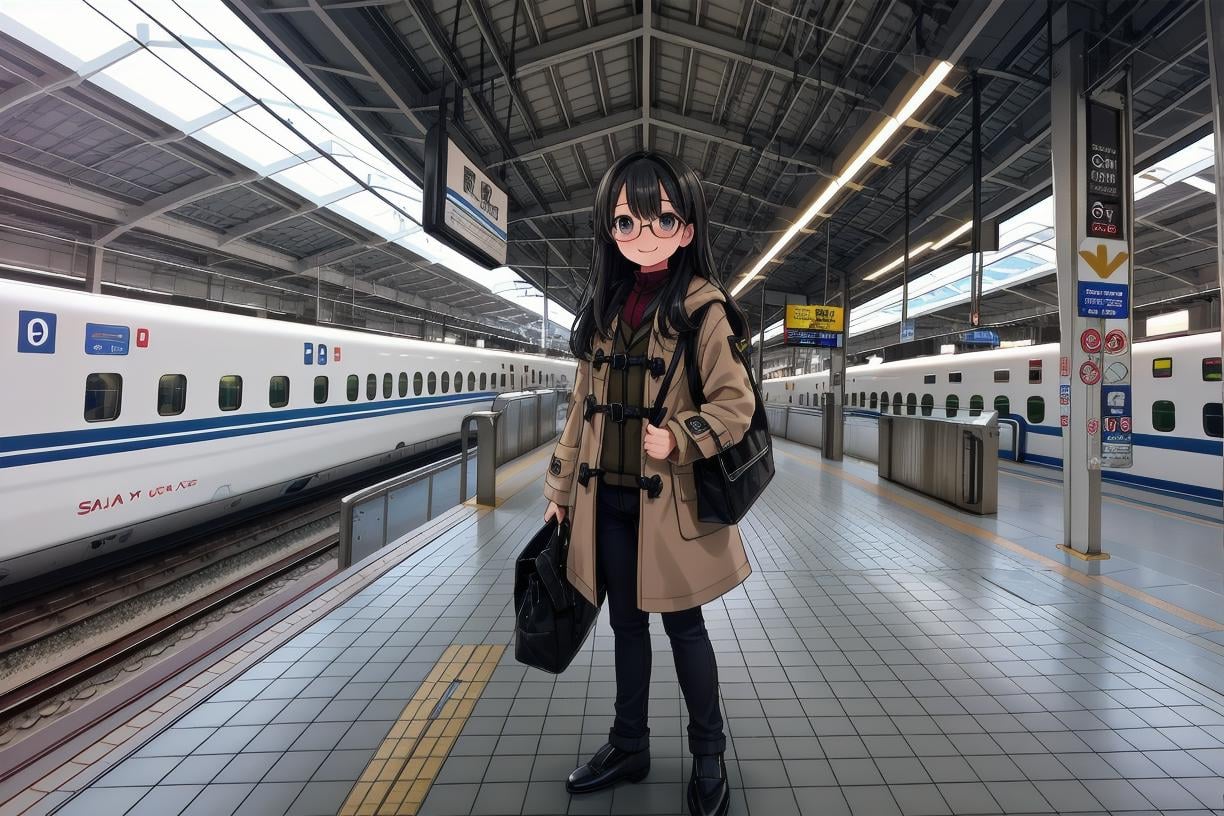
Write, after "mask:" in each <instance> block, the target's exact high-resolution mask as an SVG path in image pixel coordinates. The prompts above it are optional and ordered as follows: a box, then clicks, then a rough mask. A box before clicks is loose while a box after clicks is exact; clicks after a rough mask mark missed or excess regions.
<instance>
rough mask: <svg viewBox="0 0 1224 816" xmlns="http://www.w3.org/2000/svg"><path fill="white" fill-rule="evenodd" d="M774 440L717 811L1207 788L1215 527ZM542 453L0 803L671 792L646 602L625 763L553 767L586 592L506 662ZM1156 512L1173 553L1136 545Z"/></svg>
mask: <svg viewBox="0 0 1224 816" xmlns="http://www.w3.org/2000/svg"><path fill="white" fill-rule="evenodd" d="M776 445H777V447H776V455H775V460H776V465H777V477H776V478H775V480H774V482H773V484H772V485H771V486H770V488H769V490H768V491H767V493H766V495H765V496H764V497H763V498H762V500H761V501H760V502H759V503H758V505H757V506H756V507H755V508H754V509H753V511H752V513H750V515H749V516H748V518H747V519H746V520H745V523H744V524H743V525H742V529H743V531H744V535H745V540H746V542H747V544H748V548H749V552H750V556H751V558H752V564H753V568H754V572H753V574H752V576H751V577H750V578H749V579H748V581H747V582H746V583H745V584H744V585H742V586H741V587H739V588H737V589H736V590H735V591H733V592H731V593H729V594H728V595H726V596H724V597H723V598H722V599H720V600H718V601H716V602H714V603H711V604H707V605H706V607H705V616H706V621H707V626H708V628H709V630H710V633H711V637H712V639H713V642H714V647H715V650H716V651H717V653H718V662H719V675H720V682H721V693H722V698H723V709H724V715H725V717H726V721H727V731H728V735H729V736H730V740H729V748H728V753H727V766H728V771H729V773H730V777H731V784H732V788H733V801H732V808H731V813H732V814H756V815H757V816H762V815H763V816H789V815H790V814H801V813H802V814H830V815H833V814H843V813H853V814H864V815H865V816H888V814H905V816H921V815H923V814H952V813H955V814H998V813H1007V814H1025V813H1158V812H1168V813H1174V812H1175V813H1183V814H1184V813H1199V814H1207V813H1211V812H1212V808H1215V809H1216V812H1217V813H1218V812H1219V811H1220V809H1224V696H1222V695H1221V693H1220V692H1221V690H1222V689H1221V686H1222V685H1224V681H1222V679H1221V678H1224V637H1222V635H1224V620H1222V618H1224V606H1221V605H1220V604H1219V602H1218V600H1216V601H1214V602H1213V600H1212V599H1213V598H1216V599H1218V598H1219V597H1220V596H1218V595H1216V594H1215V593H1216V592H1218V591H1219V589H1220V587H1219V586H1218V584H1217V583H1215V582H1217V581H1218V576H1216V577H1213V576H1211V575H1209V574H1202V575H1200V574H1198V573H1194V574H1190V575H1183V574H1182V570H1183V564H1192V563H1195V559H1196V558H1199V556H1198V555H1196V554H1195V552H1194V550H1193V546H1194V545H1193V543H1192V541H1191V540H1190V537H1192V536H1195V535H1201V536H1202V537H1203V539H1204V540H1206V541H1208V543H1211V542H1212V541H1214V544H1215V546H1217V547H1218V546H1219V542H1220V541H1221V529H1220V527H1219V526H1218V525H1217V526H1216V527H1215V528H1214V529H1213V528H1211V527H1209V526H1205V525H1202V524H1201V523H1200V522H1199V521H1196V520H1194V519H1191V518H1180V519H1179V518H1178V517H1177V516H1178V514H1177V513H1172V512H1170V513H1169V514H1168V515H1167V516H1163V517H1161V518H1159V519H1158V520H1156V521H1153V522H1152V523H1151V525H1150V526H1148V527H1143V526H1141V525H1142V524H1143V523H1144V522H1143V521H1142V520H1143V519H1146V518H1147V516H1145V515H1144V513H1143V512H1140V511H1137V510H1134V509H1132V508H1128V507H1127V506H1125V505H1122V504H1119V505H1117V506H1116V507H1115V508H1111V512H1116V513H1117V514H1118V519H1115V522H1117V523H1120V524H1121V526H1116V525H1115V526H1113V527H1110V526H1107V528H1106V539H1107V546H1106V549H1107V550H1108V549H1109V548H1110V547H1111V546H1114V545H1113V544H1112V543H1110V542H1113V541H1117V540H1118V539H1117V538H1115V536H1117V535H1118V532H1117V531H1118V530H1123V531H1127V530H1129V531H1130V534H1128V535H1127V536H1125V538H1126V541H1125V542H1124V546H1123V543H1121V542H1120V543H1119V544H1118V545H1117V552H1116V553H1112V555H1113V557H1112V558H1111V559H1110V560H1109V561H1105V562H1097V563H1091V564H1085V563H1082V562H1079V561H1076V560H1075V559H1071V558H1069V557H1067V556H1065V555H1063V554H1062V553H1060V552H1059V551H1058V550H1056V549H1055V548H1054V542H1055V541H1057V540H1058V539H1059V536H1058V531H1057V524H1058V523H1059V520H1060V519H1061V509H1060V506H1059V505H1058V502H1059V494H1058V491H1057V488H1056V486H1054V487H1051V486H1050V484H1049V483H1048V482H1046V481H1044V480H1043V479H1042V478H1041V476H1044V475H1048V472H1046V473H1044V474H1028V473H1024V474H1021V475H1012V474H1004V475H1002V476H1001V480H1000V512H999V515H998V518H997V519H978V518H974V517H971V516H968V515H965V514H962V513H960V512H959V511H957V510H955V509H952V508H950V507H948V506H946V505H943V504H939V503H937V502H934V501H929V500H927V499H925V498H922V497H919V496H916V495H915V494H912V493H910V492H908V491H906V490H904V489H901V488H898V487H896V486H894V485H890V484H881V483H879V482H878V481H877V479H876V477H875V474H874V468H873V466H871V465H866V464H862V463H857V462H853V461H849V460H848V461H847V462H845V463H825V462H823V461H822V460H821V459H820V454H819V452H818V451H815V450H811V449H808V448H804V447H801V446H798V445H795V444H793V443H789V442H785V441H779V442H777V443H776ZM546 456H547V451H544V450H542V451H537V452H536V453H534V454H531V455H530V456H528V457H526V458H525V459H523V460H521V461H520V462H519V463H515V465H513V466H511V468H513V472H510V468H508V469H507V475H506V476H505V477H504V478H503V479H502V487H503V490H504V491H505V492H504V493H503V497H504V499H505V501H504V503H503V504H501V505H500V506H499V507H497V508H496V509H480V510H477V509H476V508H474V507H463V508H459V509H458V510H457V511H455V512H454V513H453V514H451V516H449V517H448V518H446V519H443V520H441V521H440V522H438V523H437V524H436V525H435V532H436V535H434V534H433V533H431V534H430V535H429V536H427V537H426V538H427V539H428V541H427V543H423V544H422V543H421V541H418V542H417V544H416V545H414V546H416V547H419V548H418V549H416V550H415V552H414V553H413V554H412V555H410V556H408V557H407V558H406V559H403V560H402V561H400V562H398V563H395V559H394V558H388V560H387V562H386V563H387V564H392V565H391V566H390V567H389V569H386V570H385V571H384V572H382V573H381V574H376V573H378V572H379V570H378V569H372V568H371V567H369V566H368V565H367V567H366V569H367V571H368V574H369V576H370V577H369V579H368V581H367V580H366V578H364V577H363V578H362V579H361V582H362V583H361V584H358V585H360V586H363V587H364V588H360V589H356V590H355V594H351V595H350V597H348V598H347V599H344V598H342V597H339V596H337V597H338V598H339V599H338V600H336V601H335V603H333V604H332V606H331V608H330V610H326V611H324V612H322V613H321V614H320V615H316V616H314V617H313V618H312V617H310V616H309V615H303V616H300V617H301V620H300V623H296V624H294V626H293V627H291V628H290V629H289V630H287V631H286V632H285V633H284V634H283V636H282V637H280V639H279V640H275V639H272V640H269V641H268V643H267V644H266V647H264V648H263V650H262V652H261V651H260V650H259V649H254V650H251V651H249V653H247V654H246V655H245V656H243V657H242V658H241V659H236V660H235V662H234V663H233V665H232V666H230V667H222V669H221V670H218V671H217V672H216V674H215V678H214V679H213V680H210V681H209V682H207V683H203V682H201V683H200V684H199V685H198V687H196V688H188V689H187V690H186V692H184V693H182V694H181V699H180V700H179V701H178V702H176V703H175V704H174V705H173V706H170V707H166V708H165V710H164V712H163V713H161V714H159V716H157V717H152V718H146V721H145V722H143V723H141V724H140V725H139V726H138V727H136V728H135V729H134V730H133V731H132V732H131V733H130V734H127V735H126V736H125V737H124V739H123V740H121V741H114V742H115V745H116V746H118V747H116V748H114V749H113V750H108V751H103V752H101V754H99V755H97V756H94V755H91V756H90V758H89V762H87V763H85V764H86V765H87V766H88V767H86V769H85V770H79V769H77V770H76V771H75V772H74V774H71V775H70V774H66V773H63V772H60V774H59V776H57V777H55V779H54V780H52V781H54V784H51V782H48V781H47V780H44V782H43V783H41V784H40V785H39V786H38V787H41V788H42V789H43V791H42V792H39V791H37V790H35V789H34V788H31V790H27V791H26V793H25V794H24V795H23V796H24V798H22V797H19V798H18V799H11V800H9V801H8V803H7V804H0V810H3V811H4V812H5V813H6V814H7V813H9V812H12V813H14V814H17V813H22V812H27V813H44V812H52V811H53V812H57V813H62V814H87V815H88V816H97V815H98V814H116V816H118V815H119V814H125V813H126V814H158V816H162V814H178V813H188V814H209V815H210V816H212V815H213V814H232V813H241V814H260V815H261V816H269V815H270V816H279V814H301V815H303V816H305V815H306V814H337V813H371V814H373V813H420V814H476V813H481V814H520V813H522V814H563V813H602V814H634V815H635V816H636V815H637V814H683V813H685V812H686V810H685V806H684V783H685V782H686V780H687V777H688V772H689V759H688V757H687V756H686V754H685V740H684V736H683V735H684V725H685V721H686V716H685V714H684V704H683V701H682V699H681V697H680V692H679V689H678V687H677V685H676V681H675V669H674V667H673V665H672V661H671V654H670V649H669V647H668V643H667V639H666V636H665V635H664V633H663V629H662V624H661V621H660V620H659V619H658V617H657V616H655V617H654V618H653V619H652V639H653V641H654V645H655V657H654V669H653V676H652V684H651V703H650V710H651V752H652V768H651V772H650V775H649V776H648V777H647V778H646V780H645V781H644V782H642V783H640V784H636V785H633V784H627V785H623V786H621V787H618V788H615V789H612V790H608V791H604V792H599V793H595V794H590V795H586V796H582V797H570V796H569V795H568V794H567V793H566V792H565V788H564V784H563V783H564V778H565V776H566V775H567V774H568V773H569V771H570V770H571V769H572V768H573V767H574V766H575V765H576V764H578V763H579V762H580V761H582V760H584V759H585V758H586V757H587V756H589V755H590V754H591V753H593V752H594V751H595V750H596V749H597V748H598V747H599V746H600V745H601V744H602V743H603V741H604V739H605V737H606V734H607V730H608V727H609V725H610V724H611V713H612V698H613V695H614V692H615V688H614V685H615V684H614V682H613V667H612V637H611V631H610V629H609V628H608V626H607V619H606V615H604V616H601V618H600V620H599V623H598V625H597V630H596V632H595V635H594V637H593V638H592V639H591V640H590V641H589V642H588V643H587V645H586V647H585V648H584V651H583V652H582V653H581V654H580V655H579V657H578V659H577V661H576V662H575V665H573V666H572V667H571V668H570V669H569V670H568V671H567V672H566V673H565V674H563V675H561V676H559V677H554V676H551V675H546V674H543V673H541V672H538V671H536V670H530V669H526V668H524V667H523V666H521V665H519V664H517V663H516V662H515V661H514V659H513V646H512V644H511V633H512V627H513V621H512V617H513V612H512V604H511V584H512V574H511V570H512V565H513V559H514V556H515V555H516V554H517V551H518V549H519V548H520V547H521V546H522V544H523V543H524V542H525V541H526V539H527V537H528V536H529V535H530V534H531V533H532V532H534V530H535V529H536V528H537V527H538V525H539V523H540V517H541V515H542V513H543V509H544V504H545V502H544V500H543V498H542V496H541V493H540V481H541V480H540V478H539V476H540V474H542V473H543V468H544V466H545V464H546V461H547V459H546ZM1127 513H1130V514H1133V515H1131V516H1127V515H1125V514H1127ZM1119 520H1120V521H1119ZM1200 527H1201V531H1200V529H1199V528H1200ZM1174 535H1176V536H1177V537H1178V540H1179V541H1181V544H1182V545H1183V547H1184V549H1185V553H1184V555H1182V556H1179V557H1178V558H1177V559H1160V558H1157V559H1152V558H1150V557H1149V556H1148V552H1149V551H1150V550H1152V549H1155V548H1156V547H1157V544H1156V542H1161V541H1167V540H1169V538H1170V537H1171V536H1174ZM1144 536H1149V538H1147V539H1146V540H1145V539H1144V538H1143V537H1144ZM1153 536H1154V537H1153ZM1213 536H1214V539H1213V538H1212V537H1213ZM1217 552H1218V550H1217ZM399 557H400V558H402V555H401V556H399ZM1201 559H1202V565H1200V567H1201V568H1200V570H1199V571H1200V572H1204V573H1205V572H1208V571H1209V570H1207V569H1206V566H1210V564H1211V560H1210V559H1211V555H1210V552H1204V553H1203V554H1202V556H1201ZM1174 562H1176V563H1174ZM1170 564H1171V565H1172V566H1171V569H1170V571H1169V573H1165V572H1162V571H1161V569H1160V567H1162V566H1166V565H1170ZM1203 565H1205V566H1203ZM359 566H360V565H359ZM1189 579H1194V580H1189ZM354 580H356V579H355V578H354ZM117 727H131V726H130V723H129V724H128V725H118V726H117ZM94 753H95V754H98V752H96V751H95V752H94ZM76 762H77V763H81V762H83V760H81V759H80V758H79V756H78V757H77V759H76ZM50 779H51V777H48V780H50ZM31 791H33V792H34V794H36V795H34V794H32V793H31ZM0 801H3V796H0ZM27 808H28V810H27Z"/></svg>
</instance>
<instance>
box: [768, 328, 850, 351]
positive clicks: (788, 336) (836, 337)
mask: <svg viewBox="0 0 1224 816" xmlns="http://www.w3.org/2000/svg"><path fill="white" fill-rule="evenodd" d="M782 331H783V332H784V334H785V342H786V345H788V346H820V347H823V348H841V344H842V340H841V338H842V333H841V332H828V331H820V330H819V329H783V330H782Z"/></svg>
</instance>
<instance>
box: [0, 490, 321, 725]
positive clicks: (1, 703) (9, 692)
mask: <svg viewBox="0 0 1224 816" xmlns="http://www.w3.org/2000/svg"><path fill="white" fill-rule="evenodd" d="M336 515H337V514H336V513H335V511H334V510H333V511H331V512H330V513H321V512H319V511H312V512H310V513H305V514H300V516H299V519H301V518H306V519H309V521H308V522H306V524H311V523H313V524H314V525H315V526H322V529H319V530H315V531H313V532H310V533H309V534H307V535H306V536H305V537H304V539H303V540H302V541H301V542H298V543H295V544H293V545H291V546H288V547H286V548H284V549H285V550H286V551H284V552H280V551H277V552H274V553H271V554H269V555H268V556H266V557H264V558H262V559H259V560H258V561H257V563H256V564H254V565H253V566H254V568H253V569H235V570H234V571H233V575H231V576H227V577H225V578H222V579H220V580H214V581H211V582H203V583H202V585H201V586H200V587H197V588H195V590H194V591H186V592H183V593H181V601H182V603H173V604H170V605H167V606H165V607H163V608H157V607H155V608H153V609H145V610H134V611H133V612H132V614H131V615H130V617H129V616H128V615H125V614H124V611H125V610H124V607H130V606H133V605H134V604H138V603H139V601H140V600H141V598H143V597H145V596H146V595H148V594H149V593H151V592H155V591H157V590H162V591H167V590H171V589H173V588H174V586H175V585H176V584H178V583H181V582H183V581H186V580H188V579H191V578H193V577H197V576H199V575H200V573H203V572H204V571H205V569H207V568H210V567H211V568H216V569H217V570H218V571H220V569H221V568H224V566H225V565H226V562H227V561H231V560H233V559H235V558H237V557H238V556H241V555H242V554H244V553H251V552H252V551H253V550H255V549H256V548H258V547H260V546H262V545H264V544H266V543H267V542H268V541H269V540H270V539H269V534H268V533H267V532H266V531H265V530H264V529H262V528H261V530H259V531H258V532H256V533H254V534H252V535H250V536H248V537H247V538H246V539H245V540H241V541H230V542H227V543H225V544H224V545H222V546H220V547H217V548H214V549H213V550H211V551H210V552H209V553H201V554H198V555H197V557H195V558H190V559H174V560H175V561H176V562H178V563H175V564H173V565H170V566H167V567H166V568H165V569H161V570H144V569H142V570H138V572H139V573H141V574H142V575H141V577H135V576H134V577H133V579H132V580H131V581H126V582H125V581H121V580H119V579H116V580H115V583H117V584H121V585H120V586H112V587H109V588H108V589H107V590H106V591H105V592H104V593H103V600H101V601H99V602H98V603H97V604H93V603H91V601H90V599H89V598H88V597H87V596H85V595H81V596H79V597H76V598H73V597H71V595H69V596H66V597H62V598H57V599H55V604H54V606H55V609H54V610H53V611H49V613H48V614H47V615H46V616H43V617H34V618H32V619H31V618H30V614H29V613H28V612H24V613H23V614H19V615H12V616H9V620H8V621H6V622H8V623H11V624H13V625H12V626H11V627H10V629H9V631H8V632H7V634H8V635H10V636H11V637H12V642H14V643H18V642H19V643H20V644H21V645H20V646H17V647H14V648H13V649H10V650H9V652H10V653H12V652H17V651H21V650H30V649H38V647H39V644H40V643H42V642H43V641H45V640H47V639H48V638H50V637H53V636H54V635H56V634H60V633H67V632H69V630H70V629H71V628H72V627H74V626H80V625H83V624H85V623H87V621H88V620H89V619H90V618H92V616H93V614H96V612H97V611H99V610H101V609H108V610H113V611H115V612H117V613H119V615H121V616H123V617H125V618H127V619H126V620H125V621H124V622H123V623H122V624H121V625H119V626H117V627H115V628H112V629H109V630H108V631H107V632H106V634H105V637H103V638H102V639H100V640H95V639H93V638H83V639H79V640H78V641H77V643H76V645H75V646H73V647H70V648H67V649H65V650H62V651H61V650H59V649H55V648H48V649H45V650H42V653H41V654H40V655H39V656H38V657H37V659H34V660H31V661H29V662H28V664H27V666H26V667H25V668H23V669H22V670H19V671H16V672H14V673H12V674H10V675H9V676H8V677H6V678H4V680H2V681H0V717H6V716H9V715H12V714H14V713H16V712H19V711H23V710H26V709H29V708H31V707H33V706H36V705H38V704H39V703H41V702H42V701H44V700H46V699H48V698H50V697H52V696H54V695H56V694H58V693H60V692H62V691H64V690H66V689H68V688H70V687H72V686H73V685H75V684H77V683H79V682H80V681H82V680H83V679H85V678H87V677H89V676H92V675H94V674H96V673H97V672H99V671H101V670H103V669H105V668H107V667H108V666H111V665H113V664H115V663H116V662H118V661H120V660H122V659H123V658H124V657H127V656H129V655H132V654H135V653H136V652H138V651H140V650H141V649H143V648H145V647H146V646H149V645H150V644H152V643H154V642H156V641H157V640H159V639H160V638H163V637H165V636H166V635H168V634H169V633H171V632H172V631H174V630H176V629H178V628H179V627H181V626H183V625H184V624H187V623H189V622H191V621H194V620H197V619H199V618H201V617H203V616H205V615H208V614H209V613H211V612H213V611H214V610H217V609H219V608H221V607H223V606H225V605H226V604H229V603H231V602H233V601H234V600H236V599H237V598H239V597H240V596H242V595H243V594H244V593H247V592H250V591H252V590H254V589H256V588H257V587H259V586H261V585H263V584H266V583H268V582H270V581H274V580H275V579H277V578H279V577H281V576H283V575H285V574H286V573H289V572H291V571H293V570H294V569H296V568H297V567H299V566H301V565H302V564H305V563H307V562H310V561H312V560H314V559H316V558H318V557H320V556H322V555H323V554H324V553H326V552H327V551H329V550H331V549H333V548H335V547H336V546H337V544H338V543H339V533H338V531H337V529H336V525H335V520H336V519H335V517H336ZM329 517H330V523H329V522H328V521H327V519H328V518H329ZM283 524H288V522H284V523H282V525H277V526H278V527H280V526H283ZM302 526H303V525H302V524H299V525H297V526H295V527H293V528H292V529H289V530H285V531H283V532H281V533H280V535H282V536H283V535H291V534H292V533H293V532H294V531H295V530H300V529H301V528H302ZM275 538H276V536H272V537H271V540H274V539H275ZM192 566H194V567H195V568H194V569H192ZM146 572H147V573H148V574H143V573H146ZM332 572H333V570H330V569H329V570H327V573H326V575H331V574H332ZM323 577H326V576H323ZM320 580H321V578H320ZM145 582H147V583H148V586H146V585H145ZM289 591H294V590H293V589H290V590H289ZM296 591H297V592H298V593H300V592H304V591H306V589H305V588H301V587H298V588H297V589H296ZM91 610H93V611H91ZM39 632H42V633H44V634H41V635H40V634H39ZM46 633H49V634H46Z"/></svg>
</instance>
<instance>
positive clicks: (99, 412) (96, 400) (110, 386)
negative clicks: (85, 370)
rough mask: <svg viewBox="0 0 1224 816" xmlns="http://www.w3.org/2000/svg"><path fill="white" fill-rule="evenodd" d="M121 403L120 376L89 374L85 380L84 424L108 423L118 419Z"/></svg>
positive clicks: (121, 379) (121, 387)
mask: <svg viewBox="0 0 1224 816" xmlns="http://www.w3.org/2000/svg"><path fill="white" fill-rule="evenodd" d="M122 402H123V375H122V374H90V375H89V376H88V377H86V378H85V421H86V422H110V421H112V420H114V419H118V418H119V406H120V404H121V403H122Z"/></svg>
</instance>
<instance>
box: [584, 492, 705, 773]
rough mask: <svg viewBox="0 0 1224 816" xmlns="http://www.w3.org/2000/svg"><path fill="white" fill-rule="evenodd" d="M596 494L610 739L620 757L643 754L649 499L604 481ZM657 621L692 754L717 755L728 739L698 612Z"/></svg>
mask: <svg viewBox="0 0 1224 816" xmlns="http://www.w3.org/2000/svg"><path fill="white" fill-rule="evenodd" d="M596 495H597V496H598V500H597V502H598V509H597V510H596V517H595V525H596V532H595V547H596V557H597V563H598V568H599V573H600V580H601V581H602V582H603V585H604V587H605V588H606V591H607V598H608V611H609V617H610V620H611V624H612V632H613V634H614V635H615V641H616V719H615V721H614V723H613V725H612V730H611V732H610V734H609V735H608V741H609V742H610V743H612V745H614V746H615V747H617V748H620V749H621V750H623V751H640V750H642V749H644V748H646V747H647V746H648V744H649V734H650V729H649V728H647V726H646V706H647V702H648V700H649V694H650V615H649V613H647V612H643V611H642V610H640V609H638V606H637V571H638V564H637V561H638V557H637V552H638V540H637V539H638V536H637V531H638V512H639V508H640V502H642V501H649V499H644V498H642V491H641V489H640V488H637V487H616V486H614V485H609V484H602V483H601V484H600V485H599V487H598V489H597V491H596ZM662 615H663V628H664V629H665V630H666V631H667V636H668V638H670V639H671V646H672V655H673V657H674V658H675V661H676V676H677V678H678V679H679V681H680V690H681V691H682V692H683V693H684V701H685V702H686V703H687V704H688V711H689V725H688V736H689V750H691V751H692V752H693V753H694V754H719V753H722V752H723V751H724V750H725V749H726V746H727V738H726V736H725V735H724V734H723V720H722V713H721V712H720V711H719V709H718V665H717V664H716V663H715V661H714V647H713V646H711V645H710V635H709V633H708V632H707V631H706V628H705V620H704V619H703V618H702V616H701V607H700V606H694V607H693V608H691V609H685V610H682V611H679V612H664V613H662Z"/></svg>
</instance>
